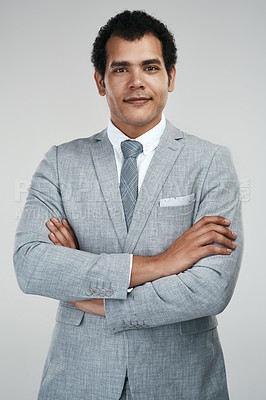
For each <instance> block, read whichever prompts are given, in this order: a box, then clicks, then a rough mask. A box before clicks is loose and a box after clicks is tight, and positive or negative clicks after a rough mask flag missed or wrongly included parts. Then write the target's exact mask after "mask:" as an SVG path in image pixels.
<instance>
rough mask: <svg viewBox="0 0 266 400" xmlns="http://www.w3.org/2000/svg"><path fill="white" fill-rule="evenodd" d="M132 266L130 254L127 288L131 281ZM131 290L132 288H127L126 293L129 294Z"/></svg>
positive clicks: (131, 255)
mask: <svg viewBox="0 0 266 400" xmlns="http://www.w3.org/2000/svg"><path fill="white" fill-rule="evenodd" d="M132 264H133V254H130V270H129V281H128V286H129V284H130V279H131V271H132ZM132 290H133V288H128V289H127V292H128V293H130V292H131V291H132Z"/></svg>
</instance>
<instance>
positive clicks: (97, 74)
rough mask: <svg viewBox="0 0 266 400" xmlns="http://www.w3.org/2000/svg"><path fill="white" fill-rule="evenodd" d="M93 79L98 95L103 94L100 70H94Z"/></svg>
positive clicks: (103, 88)
mask: <svg viewBox="0 0 266 400" xmlns="http://www.w3.org/2000/svg"><path fill="white" fill-rule="evenodd" d="M94 79H95V82H96V86H97V89H98V92H99V95H100V96H105V86H104V80H103V77H102V75H101V74H100V72H98V71H95V72H94Z"/></svg>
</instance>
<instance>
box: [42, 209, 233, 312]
mask: <svg viewBox="0 0 266 400" xmlns="http://www.w3.org/2000/svg"><path fill="white" fill-rule="evenodd" d="M46 226H47V228H48V229H49V231H50V234H49V239H50V240H51V241H52V242H53V243H54V244H55V245H59V246H64V247H69V248H72V249H78V242H77V239H76V236H75V233H74V231H73V230H72V228H71V226H70V225H69V223H68V222H67V220H66V219H62V221H61V222H60V221H59V220H58V219H57V218H55V217H53V218H51V219H50V220H49V221H48V222H47V223H46ZM229 226H230V221H229V220H227V219H225V218H223V217H220V216H205V217H203V218H201V219H200V220H199V221H198V222H196V223H195V224H194V225H193V226H192V227H191V228H189V229H188V230H187V231H185V232H184V233H183V235H181V236H180V237H179V238H178V239H177V240H176V241H175V242H174V243H173V244H172V245H171V246H170V247H169V248H168V249H167V250H166V251H165V252H164V253H162V254H158V255H156V256H152V257H143V256H133V264H132V271H131V280H130V285H129V287H135V286H138V285H141V284H143V283H146V282H150V281H154V280H156V279H160V278H163V277H167V276H170V275H175V274H179V273H181V272H184V271H186V270H187V269H188V268H190V267H192V266H193V265H194V264H195V263H196V262H197V261H199V260H200V259H202V258H203V257H206V256H212V255H228V256H230V254H231V252H232V250H234V249H235V248H236V247H237V245H236V243H235V242H234V240H235V239H236V238H237V234H236V233H235V232H232V231H231V230H230V229H229ZM70 303H71V304H72V305H73V306H75V307H77V308H79V309H80V310H82V311H85V312H88V313H91V314H98V315H102V316H105V309H104V300H103V299H89V300H81V301H70Z"/></svg>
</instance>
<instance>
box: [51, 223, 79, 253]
mask: <svg viewBox="0 0 266 400" xmlns="http://www.w3.org/2000/svg"><path fill="white" fill-rule="evenodd" d="M52 221H53V223H54V224H55V226H56V228H57V229H58V231H59V232H60V233H61V234H62V235H63V236H64V237H65V239H66V241H67V243H68V245H67V246H68V247H71V248H73V249H76V248H77V246H76V241H75V234H74V232H73V231H72V229H71V231H72V232H73V234H72V233H71V232H70V230H69V229H68V228H67V227H66V226H65V225H64V224H63V223H62V222H60V221H59V220H58V219H57V218H54V217H53V218H52ZM68 226H69V228H70V225H69V224H68Z"/></svg>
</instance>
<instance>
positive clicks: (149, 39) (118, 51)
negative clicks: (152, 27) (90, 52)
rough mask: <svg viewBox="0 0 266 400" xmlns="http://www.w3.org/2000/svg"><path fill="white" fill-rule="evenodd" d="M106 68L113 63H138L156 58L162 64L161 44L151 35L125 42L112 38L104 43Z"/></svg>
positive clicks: (118, 38) (116, 37) (115, 37)
mask: <svg viewBox="0 0 266 400" xmlns="http://www.w3.org/2000/svg"><path fill="white" fill-rule="evenodd" d="M106 53H107V65H106V66H107V67H108V66H109V65H110V64H111V63H112V62H114V61H128V62H130V63H140V62H141V61H143V60H148V59H154V58H158V59H160V60H161V61H162V62H163V54H162V44H161V42H160V40H159V39H158V38H156V37H155V36H153V35H145V36H143V37H142V38H141V39H137V40H133V41H131V40H125V39H122V38H120V37H118V36H112V37H111V38H110V39H109V40H108V42H107V43H106Z"/></svg>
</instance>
